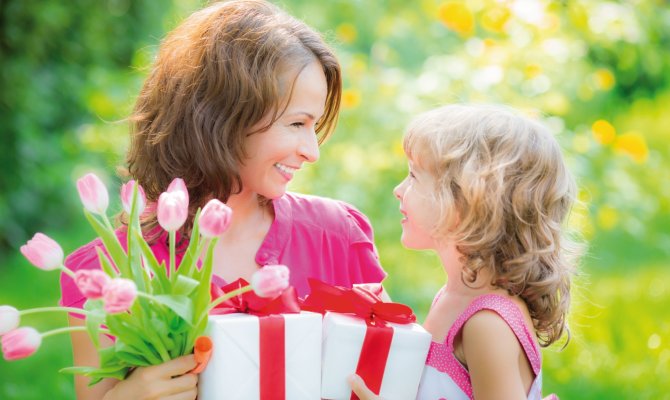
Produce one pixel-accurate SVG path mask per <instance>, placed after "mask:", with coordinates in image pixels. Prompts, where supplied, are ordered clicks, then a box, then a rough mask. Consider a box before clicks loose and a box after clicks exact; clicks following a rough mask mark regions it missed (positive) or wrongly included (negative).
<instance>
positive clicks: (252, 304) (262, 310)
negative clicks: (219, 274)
mask: <svg viewBox="0 0 670 400" xmlns="http://www.w3.org/2000/svg"><path fill="white" fill-rule="evenodd" d="M247 285H249V283H248V282H247V281H245V280H244V279H241V278H240V279H238V280H236V281H235V282H233V283H229V284H228V285H226V286H223V287H217V286H215V285H212V286H211V287H210V295H211V297H212V301H214V300H215V299H217V298H219V297H221V296H223V295H224V294H225V293H229V292H232V291H233V290H235V289H239V288H241V287H244V286H247ZM299 312H300V302H299V300H298V295H297V293H296V291H295V288H293V287H292V286H289V287H288V288H287V289H286V290H284V292H283V293H282V294H281V295H279V296H277V297H275V298H267V297H260V296H258V295H257V294H256V293H254V292H253V291H250V292H245V293H242V294H241V295H237V296H234V297H231V298H230V299H228V300H226V301H224V302H223V303H221V304H219V305H217V306H216V307H214V309H212V311H210V314H211V315H222V314H232V313H245V314H251V315H257V316H264V315H273V314H297V313H299Z"/></svg>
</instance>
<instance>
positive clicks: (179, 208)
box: [156, 191, 188, 231]
mask: <svg viewBox="0 0 670 400" xmlns="http://www.w3.org/2000/svg"><path fill="white" fill-rule="evenodd" d="M156 217H157V218H158V223H159V224H160V226H161V227H162V228H163V229H165V230H166V231H176V230H178V229H179V228H181V226H182V225H184V222H186V218H188V201H187V200H186V198H185V197H184V193H183V192H180V191H174V192H163V193H161V195H160V197H158V212H157V213H156Z"/></svg>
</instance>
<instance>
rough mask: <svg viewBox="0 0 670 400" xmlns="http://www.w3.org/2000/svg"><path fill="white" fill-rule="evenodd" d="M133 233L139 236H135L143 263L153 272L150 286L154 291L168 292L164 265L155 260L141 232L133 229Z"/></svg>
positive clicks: (168, 287)
mask: <svg viewBox="0 0 670 400" xmlns="http://www.w3.org/2000/svg"><path fill="white" fill-rule="evenodd" d="M133 235H134V236H140V237H139V238H137V243H138V244H139V246H140V250H141V251H142V255H143V256H144V260H145V265H146V266H148V267H149V269H151V272H153V282H152V286H153V289H154V292H156V293H169V292H170V291H169V289H170V280H169V279H168V276H167V270H166V269H165V265H164V264H161V265H159V264H158V260H156V256H155V255H154V253H153V251H151V247H149V244H148V243H147V242H146V241H145V240H144V237H142V232H139V231H133Z"/></svg>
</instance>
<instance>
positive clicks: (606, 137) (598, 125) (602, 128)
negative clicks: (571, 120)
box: [591, 119, 616, 145]
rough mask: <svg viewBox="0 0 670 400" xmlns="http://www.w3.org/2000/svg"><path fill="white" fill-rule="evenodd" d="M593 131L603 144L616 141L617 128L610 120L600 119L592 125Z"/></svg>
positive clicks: (594, 135)
mask: <svg viewBox="0 0 670 400" xmlns="http://www.w3.org/2000/svg"><path fill="white" fill-rule="evenodd" d="M591 132H592V133H593V137H594V138H595V139H596V141H597V142H598V143H600V144H602V145H607V144H610V143H612V142H614V139H615V138H616V130H615V129H614V127H613V126H612V124H610V123H609V122H607V121H605V120H604V119H599V120H597V121H596V122H594V123H593V125H591Z"/></svg>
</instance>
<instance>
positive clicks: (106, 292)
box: [102, 278, 137, 314]
mask: <svg viewBox="0 0 670 400" xmlns="http://www.w3.org/2000/svg"><path fill="white" fill-rule="evenodd" d="M136 297H137V286H135V282H133V281H131V280H130V279H125V278H115V279H112V280H111V281H109V283H107V284H106V285H105V287H104V288H103V290H102V300H103V303H104V305H103V308H104V309H105V311H106V312H108V313H110V314H118V313H122V312H126V311H128V309H129V308H130V306H132V305H133V302H134V301H135V298H136Z"/></svg>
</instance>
